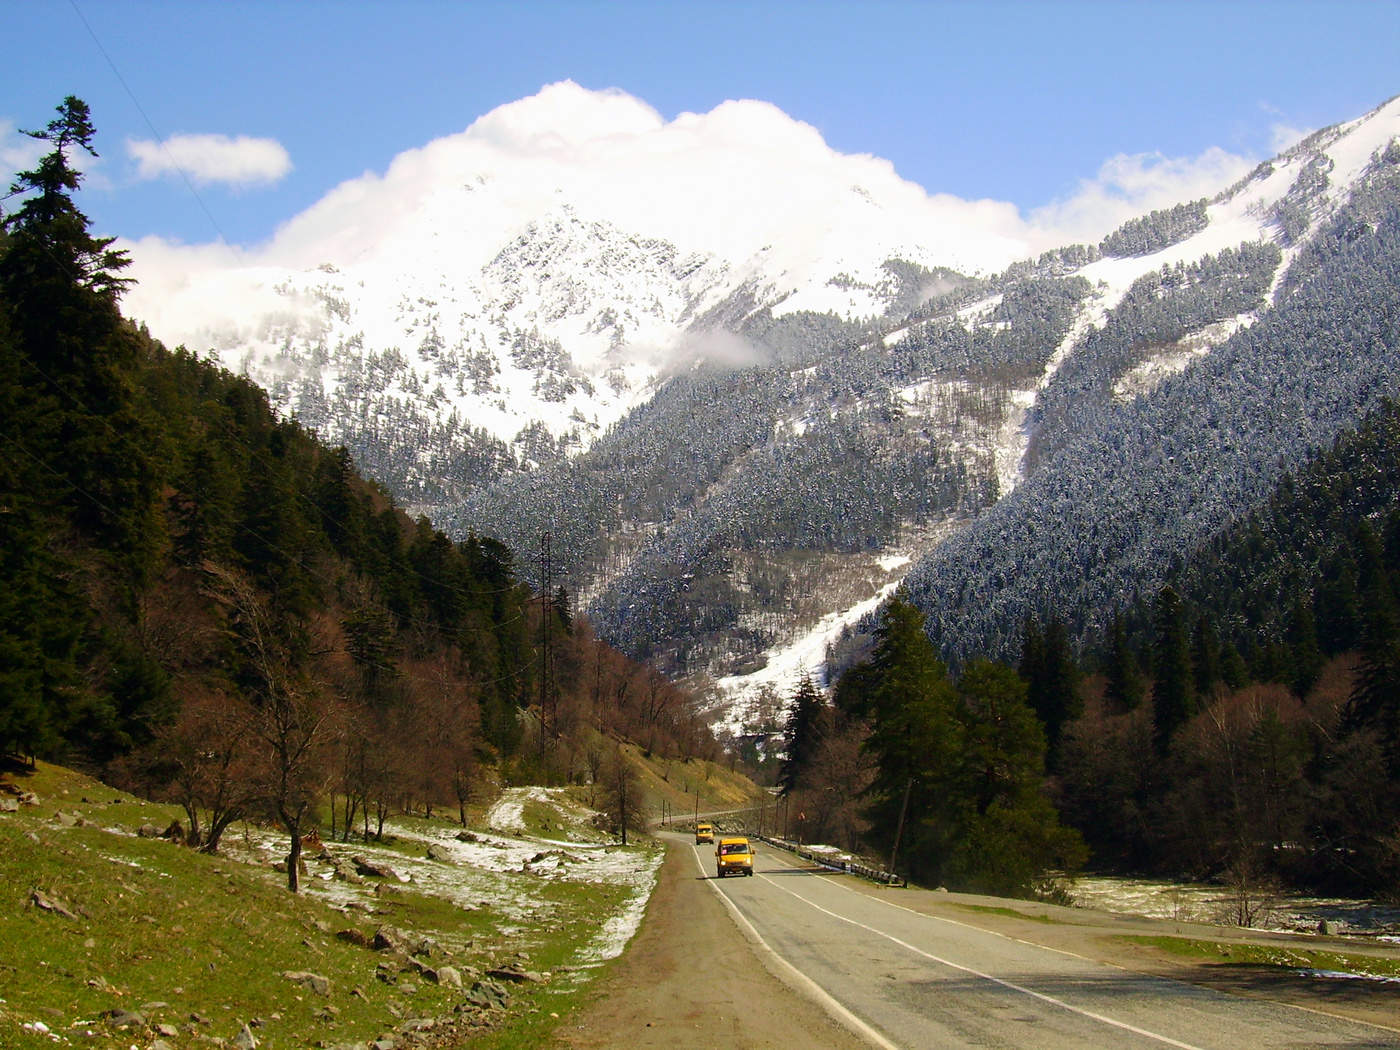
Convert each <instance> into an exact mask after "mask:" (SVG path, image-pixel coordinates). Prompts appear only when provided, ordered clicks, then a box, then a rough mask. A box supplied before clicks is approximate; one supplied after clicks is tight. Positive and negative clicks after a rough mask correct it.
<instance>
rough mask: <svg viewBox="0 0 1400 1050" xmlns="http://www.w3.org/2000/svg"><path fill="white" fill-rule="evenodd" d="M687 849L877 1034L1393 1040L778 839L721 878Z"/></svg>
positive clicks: (760, 928)
mask: <svg viewBox="0 0 1400 1050" xmlns="http://www.w3.org/2000/svg"><path fill="white" fill-rule="evenodd" d="M691 848H692V849H693V850H694V856H695V862H696V865H697V868H698V870H699V873H700V874H701V875H703V876H706V877H707V878H706V881H707V882H708V885H709V886H710V887H711V888H713V889H714V890H716V891H717V892H718V893H720V894H721V895H722V896H723V897H724V898H725V900H726V901H727V902H728V905H729V910H730V913H731V915H732V916H734V917H735V919H736V922H738V923H739V925H740V926H741V928H746V932H747V933H748V934H749V936H750V937H751V938H755V937H756V938H757V939H758V940H759V941H761V944H760V945H759V950H760V951H764V950H771V951H772V952H773V953H775V954H776V956H777V959H778V960H781V961H780V962H777V963H776V966H775V969H781V970H783V971H785V972H786V973H787V975H788V981H789V983H790V984H792V985H794V986H796V987H798V988H799V990H803V991H805V992H806V993H807V994H808V995H810V996H813V997H816V998H818V999H819V1000H822V1002H823V1005H824V1006H825V1007H826V1009H827V1010H828V1012H829V1013H831V1014H832V1015H833V1016H835V1017H837V1018H839V1019H840V1020H842V1021H843V1023H844V1024H845V1025H846V1026H847V1027H848V1028H850V1029H852V1030H854V1031H856V1032H857V1033H859V1034H860V1035H862V1036H863V1037H864V1038H865V1039H866V1041H867V1042H869V1043H871V1044H872V1045H875V1046H883V1047H909V1048H915V1047H1015V1048H1023V1047H1037V1048H1046V1050H1056V1048H1071V1047H1072V1048H1076V1050H1078V1048H1084V1047H1114V1048H1123V1047H1126V1048H1136V1047H1143V1048H1148V1047H1154V1048H1160V1047H1164V1046H1167V1047H1180V1048H1200V1050H1214V1048H1222V1050H1224V1048H1229V1050H1238V1048H1240V1047H1247V1048H1249V1050H1259V1048H1264V1047H1312V1046H1345V1047H1400V1016H1397V1017H1396V1019H1395V1020H1396V1026H1395V1027H1388V1026H1379V1025H1372V1024H1366V1023H1363V1022H1359V1021H1355V1020H1349V1019H1346V1018H1342V1017H1337V1016H1332V1015H1329V1014H1328V1013H1325V1012H1323V1011H1319V1010H1315V1009H1310V1008H1304V1007H1299V1006H1293V1005H1287V1004H1285V1003H1280V1002H1274V1001H1268V1000H1265V999H1260V998H1254V997H1249V996H1242V995H1237V994H1231V993H1227V992H1223V991H1219V990H1215V989H1212V988H1207V987H1200V986H1197V985H1194V984H1190V983H1186V982H1183V981H1178V980H1173V979H1170V978H1164V977H1161V976H1154V975H1151V974H1145V973H1139V972H1134V971H1132V970H1130V969H1123V968H1120V967H1118V966H1114V965H1110V964H1106V963H1103V962H1099V961H1095V960H1093V959H1090V958H1088V957H1086V956H1083V955H1079V954H1077V953H1073V952H1070V951H1066V950H1063V949H1060V948H1054V947H1050V946H1047V945H1045V944H1040V943H1034V941H1033V939H1032V938H1033V936H1034V935H1033V934H1032V935H1029V936H1027V935H1022V934H1018V935H1017V936H1010V935H1008V934H1006V933H1001V932H994V931H988V930H985V929H981V928H978V927H977V926H974V925H971V924H969V923H964V922H959V921H958V920H956V919H953V918H948V917H942V916H935V915H929V914H925V913H924V912H923V911H921V910H915V909H912V908H909V907H905V906H903V905H901V904H899V903H898V902H897V901H895V900H892V899H887V898H889V897H892V896H894V895H896V894H898V893H911V892H918V891H893V893H889V892H886V893H884V894H883V895H882V894H876V893H871V892H862V891H861V890H859V889H856V888H853V887H852V884H851V879H850V877H848V876H837V877H829V876H826V875H823V874H821V873H820V872H818V871H816V870H813V869H812V868H811V867H810V866H808V865H807V864H806V862H804V861H801V860H799V859H798V858H795V857H793V856H791V855H790V854H788V853H786V852H784V851H782V850H780V849H777V848H776V847H767V846H764V845H760V846H759V852H758V854H757V856H756V864H755V874H754V875H753V876H752V877H747V878H745V877H740V878H726V879H717V878H715V877H714V873H715V868H714V852H713V847H710V846H705V845H700V846H694V845H692V846H691ZM905 899H906V900H908V899H910V898H908V897H906V898H905ZM1045 939H1053V938H1049V937H1047V938H1045ZM765 946H766V947H765Z"/></svg>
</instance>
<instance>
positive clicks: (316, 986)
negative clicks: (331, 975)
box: [282, 970, 331, 997]
mask: <svg viewBox="0 0 1400 1050" xmlns="http://www.w3.org/2000/svg"><path fill="white" fill-rule="evenodd" d="M282 976H283V977H285V978H286V979H287V980H289V981H291V982H292V983H294V984H299V985H301V986H302V987H303V988H307V989H309V990H310V991H312V992H314V993H315V994H316V995H319V996H323V997H324V996H328V995H330V994H331V982H330V980H329V979H328V978H326V977H322V976H321V975H320V974H319V973H307V972H305V971H302V970H283V971H282Z"/></svg>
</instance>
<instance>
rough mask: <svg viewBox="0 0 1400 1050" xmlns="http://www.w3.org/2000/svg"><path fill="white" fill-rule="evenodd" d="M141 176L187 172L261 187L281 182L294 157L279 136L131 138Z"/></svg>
mask: <svg viewBox="0 0 1400 1050" xmlns="http://www.w3.org/2000/svg"><path fill="white" fill-rule="evenodd" d="M126 149H127V153H128V154H130V156H131V158H132V159H133V160H134V161H136V171H137V177H138V178H141V179H158V178H163V177H165V176H169V175H185V176H187V177H188V178H190V179H191V180H193V181H194V182H198V183H215V182H224V183H229V184H230V185H233V186H257V185H265V184H268V183H273V182H277V181H278V180H279V179H281V178H282V177H283V176H285V175H286V174H287V173H288V172H289V171H291V170H292V158H291V157H290V156H289V155H288V153H287V151H286V149H285V148H284V147H283V146H282V144H281V143H280V142H278V141H276V140H275V139H265V138H251V137H249V136H247V135H239V136H237V137H233V138H231V137H229V136H228V135H173V136H171V137H170V138H168V139H166V140H165V141H164V142H163V143H162V142H156V141H153V140H151V139H128V140H127V143H126Z"/></svg>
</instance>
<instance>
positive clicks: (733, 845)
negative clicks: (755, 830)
mask: <svg viewBox="0 0 1400 1050" xmlns="http://www.w3.org/2000/svg"><path fill="white" fill-rule="evenodd" d="M719 851H720V853H747V852H748V851H749V844H748V843H747V842H725V843H722V844H721V845H720V847H719Z"/></svg>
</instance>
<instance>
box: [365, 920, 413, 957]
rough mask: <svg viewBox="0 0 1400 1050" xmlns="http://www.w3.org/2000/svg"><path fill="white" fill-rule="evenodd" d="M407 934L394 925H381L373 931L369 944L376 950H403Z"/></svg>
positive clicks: (406, 941)
mask: <svg viewBox="0 0 1400 1050" xmlns="http://www.w3.org/2000/svg"><path fill="white" fill-rule="evenodd" d="M406 944H408V934H406V933H405V932H404V931H403V930H401V929H399V928H398V927H396V926H381V927H379V929H377V930H375V931H374V938H373V939H372V940H371V941H370V942H369V946H370V947H371V948H373V949H374V950H375V951H377V952H405V953H406V951H405V947H404V946H405V945H406Z"/></svg>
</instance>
